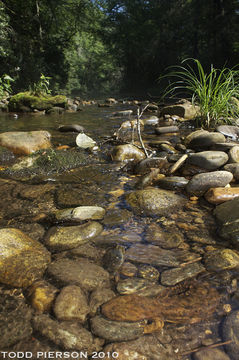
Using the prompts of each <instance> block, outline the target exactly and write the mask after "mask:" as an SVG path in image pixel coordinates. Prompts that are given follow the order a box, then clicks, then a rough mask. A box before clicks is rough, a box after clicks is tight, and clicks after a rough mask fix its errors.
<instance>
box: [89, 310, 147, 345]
mask: <svg viewBox="0 0 239 360" xmlns="http://www.w3.org/2000/svg"><path fill="white" fill-rule="evenodd" d="M90 322H91V331H92V332H93V334H94V335H96V336H99V337H100V338H103V339H105V340H107V341H128V340H134V339H137V338H139V337H140V336H142V335H143V333H144V329H143V327H142V326H141V322H140V321H139V322H126V321H124V322H123V321H112V320H108V319H105V318H103V317H102V316H95V317H94V318H92V319H91V321H90Z"/></svg>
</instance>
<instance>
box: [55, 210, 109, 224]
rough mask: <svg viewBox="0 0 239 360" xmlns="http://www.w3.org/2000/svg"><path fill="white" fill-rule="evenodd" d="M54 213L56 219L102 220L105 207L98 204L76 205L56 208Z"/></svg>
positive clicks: (73, 220)
mask: <svg viewBox="0 0 239 360" xmlns="http://www.w3.org/2000/svg"><path fill="white" fill-rule="evenodd" d="M54 215H55V217H56V220H58V221H72V222H75V221H76V222H77V221H82V220H102V219H103V217H104V215H105V209H103V208H102V207H100V206H78V207H76V208H69V209H63V210H57V211H56V212H55V214H54Z"/></svg>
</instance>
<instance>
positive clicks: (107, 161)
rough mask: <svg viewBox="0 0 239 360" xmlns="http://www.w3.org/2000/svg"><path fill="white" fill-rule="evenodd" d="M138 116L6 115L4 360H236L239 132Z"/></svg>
mask: <svg viewBox="0 0 239 360" xmlns="http://www.w3.org/2000/svg"><path fill="white" fill-rule="evenodd" d="M136 109H137V103H136V102H135V101H134V102H128V103H126V104H122V103H117V101H116V100H115V101H113V99H108V101H106V102H105V103H103V104H102V103H101V104H100V106H99V107H97V106H96V105H91V106H89V107H88V108H87V107H85V108H84V109H83V111H81V112H80V113H75V114H72V113H71V114H70V116H69V117H67V116H68V115H67V114H64V115H49V116H46V117H48V120H47V123H45V122H44V120H41V119H40V117H38V119H39V120H38V119H37V120H32V121H33V123H32V124H34V125H31V123H30V121H29V115H28V116H26V117H24V116H20V117H19V118H17V119H15V120H14V121H15V124H10V125H9V124H8V125H6V126H5V128H4V124H5V123H4V121H5V120H6V118H5V119H3V122H2V124H3V129H4V131H2V132H1V133H0V145H1V146H0V204H1V207H0V253H1V258H0V293H1V299H0V309H1V311H0V330H1V338H0V358H6V359H10V358H13V357H14V354H22V353H23V356H24V358H27V357H28V356H27V352H28V353H29V354H30V355H31V358H33V359H37V358H41V356H45V358H47V356H48V358H53V359H57V358H67V357H68V358H77V359H80V358H88V359H93V358H109V359H120V360H125V359H128V360H131V359H132V360H133V359H139V360H159V359H160V360H168V359H175V360H177V359H183V360H189V359H196V360H198V359H199V360H200V359H212V360H214V359H222V360H223V359H224V360H227V359H232V360H237V359H238V353H239V337H238V329H239V323H238V307H239V290H238V276H239V185H238V182H239V140H238V131H239V128H238V126H237V124H236V123H235V124H234V125H232V126H219V127H217V128H215V129H209V130H203V129H198V128H196V125H195V121H194V120H193V118H194V116H195V114H196V113H195V111H196V110H197V109H194V108H193V106H192V105H191V104H190V103H188V102H184V103H183V102H181V103H180V104H176V105H173V106H167V107H166V106H165V107H163V108H160V107H158V106H157V105H156V104H153V103H152V104H149V105H148V107H147V111H146V112H145V113H144V114H143V116H142V117H141V119H140V122H138V125H139V126H138V129H139V127H140V129H141V135H142V137H143V142H144V145H145V148H144V149H143V148H142V146H141V143H140V137H139V132H138V131H137V121H136V116H135V114H136ZM34 116H35V115H34ZM10 117H11V115H9V119H10ZM41 117H42V115H41ZM43 117H45V115H43ZM32 119H33V118H32ZM34 119H36V117H34ZM37 124H38V125H37ZM58 127H59V129H58ZM15 128H16V129H17V130H19V131H14V129H15ZM41 353H43V355H41ZM44 353H45V354H48V355H44ZM49 354H50V355H49ZM19 356H21V355H19ZM23 356H22V358H23ZM15 357H17V355H15Z"/></svg>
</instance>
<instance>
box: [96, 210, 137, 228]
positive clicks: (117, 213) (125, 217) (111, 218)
mask: <svg viewBox="0 0 239 360" xmlns="http://www.w3.org/2000/svg"><path fill="white" fill-rule="evenodd" d="M131 217H132V213H131V212H130V211H128V210H127V209H118V208H111V209H108V210H107V211H106V214H105V217H104V220H103V222H104V225H107V226H116V225H120V224H125V223H127V222H128V221H129V220H130V218H131Z"/></svg>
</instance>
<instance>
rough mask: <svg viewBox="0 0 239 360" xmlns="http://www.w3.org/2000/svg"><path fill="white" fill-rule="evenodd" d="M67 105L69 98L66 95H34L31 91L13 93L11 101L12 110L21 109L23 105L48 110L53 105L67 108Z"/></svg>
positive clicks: (31, 108)
mask: <svg viewBox="0 0 239 360" xmlns="http://www.w3.org/2000/svg"><path fill="white" fill-rule="evenodd" d="M66 105H67V98H66V96H64V95H56V96H50V95H41V96H34V95H32V94H31V93H30V92H29V91H26V92H21V93H18V94H16V95H13V96H12V97H11V98H10V101H9V104H8V106H9V110H10V111H15V112H18V111H21V109H22V107H28V108H30V110H31V111H33V110H34V109H36V110H48V109H50V108H52V107H53V106H59V107H61V108H65V107H66Z"/></svg>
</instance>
